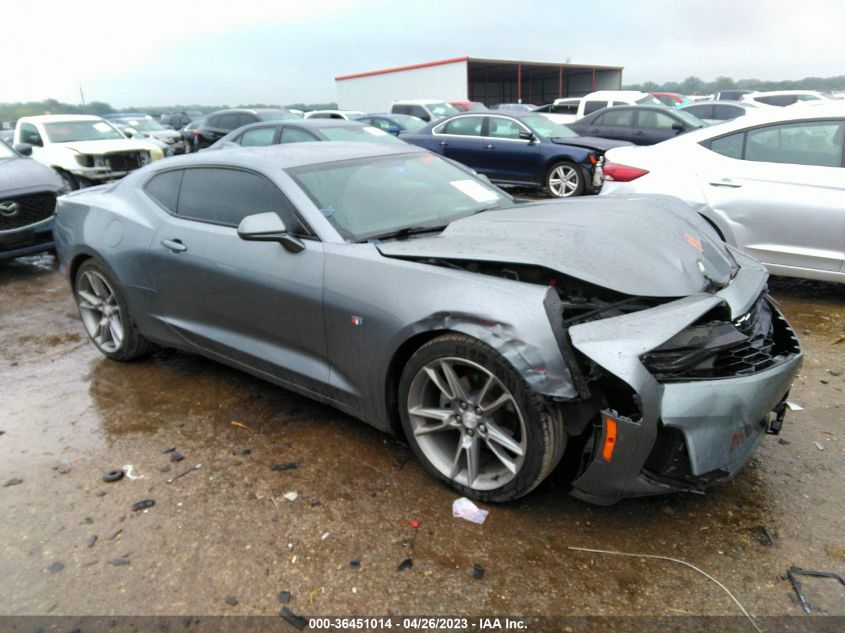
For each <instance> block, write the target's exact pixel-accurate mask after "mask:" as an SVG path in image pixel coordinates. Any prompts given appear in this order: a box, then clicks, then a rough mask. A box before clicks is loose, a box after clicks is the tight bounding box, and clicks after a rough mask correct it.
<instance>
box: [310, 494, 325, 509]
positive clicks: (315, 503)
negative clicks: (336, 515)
mask: <svg viewBox="0 0 845 633" xmlns="http://www.w3.org/2000/svg"><path fill="white" fill-rule="evenodd" d="M308 505H310V506H311V507H312V508H316V507H317V506H319V505H323V504H322V503H320V500H319V499H317V497H311V500H310V501H309V502H308Z"/></svg>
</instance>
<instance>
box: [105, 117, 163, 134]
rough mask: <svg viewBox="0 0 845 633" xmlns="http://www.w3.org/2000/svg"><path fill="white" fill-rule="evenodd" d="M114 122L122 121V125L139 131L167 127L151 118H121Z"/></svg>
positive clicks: (152, 130) (153, 130)
mask: <svg viewBox="0 0 845 633" xmlns="http://www.w3.org/2000/svg"><path fill="white" fill-rule="evenodd" d="M116 123H123V124H124V125H128V126H129V127H133V128H135V129H136V130H138V131H139V132H159V131H161V130H166V129H168V128H166V127H164V126H163V125H162V124H161V123H159V122H158V121H155V120H153V119H121V120H120V121H116Z"/></svg>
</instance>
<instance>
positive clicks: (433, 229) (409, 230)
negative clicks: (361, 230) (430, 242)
mask: <svg viewBox="0 0 845 633" xmlns="http://www.w3.org/2000/svg"><path fill="white" fill-rule="evenodd" d="M447 226H449V225H448V224H440V225H437V226H405V227H402V228H401V229H396V230H395V231H388V232H387V233H379V234H378V235H372V236H370V237H367V238H364V239H362V240H358V241H359V242H379V241H381V240H389V239H396V240H401V239H405V238H406V237H408V236H410V235H418V234H420V233H439V232H440V231H442V230H443V229H445V228H446V227H447Z"/></svg>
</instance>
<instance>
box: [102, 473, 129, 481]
mask: <svg viewBox="0 0 845 633" xmlns="http://www.w3.org/2000/svg"><path fill="white" fill-rule="evenodd" d="M125 474H126V473H124V472H123V471H122V470H110V471H108V472H107V473H106V474H105V475H103V481H105V482H106V483H113V482H115V481H120V480H121V479H123V476H124V475H125Z"/></svg>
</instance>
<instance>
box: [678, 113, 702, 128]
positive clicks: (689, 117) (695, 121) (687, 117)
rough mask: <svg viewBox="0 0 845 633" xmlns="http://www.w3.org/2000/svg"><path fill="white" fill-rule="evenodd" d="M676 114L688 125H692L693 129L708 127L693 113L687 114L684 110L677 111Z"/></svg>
mask: <svg viewBox="0 0 845 633" xmlns="http://www.w3.org/2000/svg"><path fill="white" fill-rule="evenodd" d="M675 114H677V115H678V117H680V118H681V119H683V121H684V122H685V123H686V124H687V125H691V126H693V127H707V124H706V123H705V122H704V121H702V120H701V119H699V118H698V117H697V116H695V115H694V114H693V113H692V112H685V111H684V110H675Z"/></svg>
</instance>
